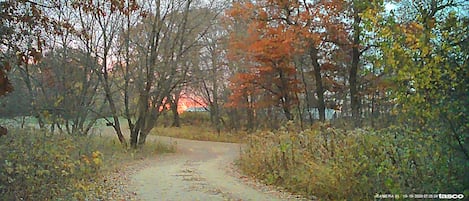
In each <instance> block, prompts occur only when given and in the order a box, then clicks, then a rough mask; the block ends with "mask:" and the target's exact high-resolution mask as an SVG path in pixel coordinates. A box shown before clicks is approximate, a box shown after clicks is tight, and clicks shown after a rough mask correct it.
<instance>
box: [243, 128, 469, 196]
mask: <svg viewBox="0 0 469 201" xmlns="http://www.w3.org/2000/svg"><path fill="white" fill-rule="evenodd" d="M446 143H447V139H443V138H441V137H439V136H438V135H433V134H428V133H423V132H418V131H415V130H412V129H409V128H405V127H389V128H386V129H382V130H373V129H370V130H365V129H357V130H344V129H338V128H333V127H330V125H325V124H317V125H315V126H314V127H312V128H311V129H307V130H304V131H298V130H296V129H295V128H294V127H292V125H286V126H285V127H282V128H281V129H280V130H278V131H275V132H258V133H256V134H255V135H252V136H251V138H250V139H249V142H248V145H247V148H246V149H245V150H244V151H243V153H242V155H241V158H240V160H239V167H240V168H241V169H242V170H243V171H244V172H245V173H247V174H249V175H252V176H253V177H255V178H257V179H259V180H262V181H264V182H265V183H267V184H271V185H279V186H282V187H284V188H285V189H288V190H289V191H292V192H295V193H299V194H302V195H304V196H305V197H309V198H311V197H313V196H314V197H316V198H320V199H321V200H373V198H374V196H375V195H377V194H392V195H403V194H411V193H415V194H419V192H420V193H422V192H424V193H428V194H438V193H455V192H458V193H464V194H465V195H467V193H468V192H467V189H468V183H469V180H468V178H469V175H468V173H467V165H463V164H465V163H467V161H466V159H464V157H463V156H462V155H461V153H457V152H455V151H451V149H450V148H449V147H448V146H447V144H446Z"/></svg>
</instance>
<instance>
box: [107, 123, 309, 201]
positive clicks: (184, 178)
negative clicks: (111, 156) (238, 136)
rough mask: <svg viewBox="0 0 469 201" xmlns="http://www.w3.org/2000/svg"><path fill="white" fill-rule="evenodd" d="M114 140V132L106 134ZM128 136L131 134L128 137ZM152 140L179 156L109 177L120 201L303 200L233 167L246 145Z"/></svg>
mask: <svg viewBox="0 0 469 201" xmlns="http://www.w3.org/2000/svg"><path fill="white" fill-rule="evenodd" d="M101 133H102V134H107V135H110V136H112V135H111V134H112V133H113V131H112V130H110V128H105V129H103V130H101ZM126 136H128V135H126ZM148 140H149V141H150V140H151V141H153V140H158V141H162V142H165V143H171V144H173V143H175V144H176V146H177V152H176V153H174V154H163V155H158V156H156V157H155V158H148V159H144V160H142V161H139V162H137V163H136V164H133V165H131V166H126V167H122V168H119V169H120V170H118V171H116V172H115V173H113V174H111V175H109V178H110V179H109V181H114V182H113V186H114V187H113V189H114V190H113V192H112V194H114V195H113V196H112V197H114V198H116V199H117V198H118V199H119V200H145V201H153V200H155V201H193V200H200V201H208V200H243V201H244V200H246V201H248V200H255V201H264V200H266V201H267V200H269V201H271V200H272V201H274V200H302V199H301V198H299V197H298V196H295V195H291V194H289V193H288V192H285V191H282V189H280V188H276V187H273V186H266V185H264V184H262V183H260V182H258V181H256V180H254V179H252V178H249V177H246V176H244V175H243V174H241V173H240V172H239V171H238V170H237V169H236V167H235V166H234V165H233V163H234V160H236V158H237V157H239V154H240V151H241V148H242V147H241V146H242V145H240V144H233V143H220V142H206V141H194V140H185V139H177V138H170V137H161V136H148Z"/></svg>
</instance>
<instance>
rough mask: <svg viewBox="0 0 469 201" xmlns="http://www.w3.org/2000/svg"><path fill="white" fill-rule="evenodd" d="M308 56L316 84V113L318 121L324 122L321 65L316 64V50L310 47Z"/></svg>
mask: <svg viewBox="0 0 469 201" xmlns="http://www.w3.org/2000/svg"><path fill="white" fill-rule="evenodd" d="M309 56H310V58H311V62H312V65H313V69H314V79H315V82H316V95H317V96H318V105H317V107H318V111H319V120H320V121H322V122H324V121H325V120H326V104H325V103H324V86H323V84H322V76H321V65H319V62H318V50H317V49H316V48H315V47H313V46H311V47H310V50H309Z"/></svg>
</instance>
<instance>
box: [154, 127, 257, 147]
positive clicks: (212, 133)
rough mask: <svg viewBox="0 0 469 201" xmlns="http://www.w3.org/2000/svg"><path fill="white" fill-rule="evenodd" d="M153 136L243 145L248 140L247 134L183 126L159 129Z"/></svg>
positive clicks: (155, 130)
mask: <svg viewBox="0 0 469 201" xmlns="http://www.w3.org/2000/svg"><path fill="white" fill-rule="evenodd" d="M151 134H152V135H159V136H168V137H175V138H183V139H189V140H200V141H213V142H231V143H243V142H245V139H246V138H247V136H248V134H247V133H242V132H237V133H230V132H220V133H218V132H217V131H216V130H215V129H213V128H210V127H202V126H192V125H187V126H181V127H157V128H154V129H153V130H152V133H151Z"/></svg>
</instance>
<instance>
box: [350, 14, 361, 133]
mask: <svg viewBox="0 0 469 201" xmlns="http://www.w3.org/2000/svg"><path fill="white" fill-rule="evenodd" d="M358 13H359V12H358V11H357V10H356V9H355V10H354V22H353V29H354V32H353V44H352V66H351V68H350V74H349V82H350V106H351V108H352V118H353V123H354V126H355V127H360V126H361V116H360V96H359V94H358V84H359V83H358V81H357V76H358V65H359V61H360V50H359V46H360V22H361V17H360V16H359V15H358Z"/></svg>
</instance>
